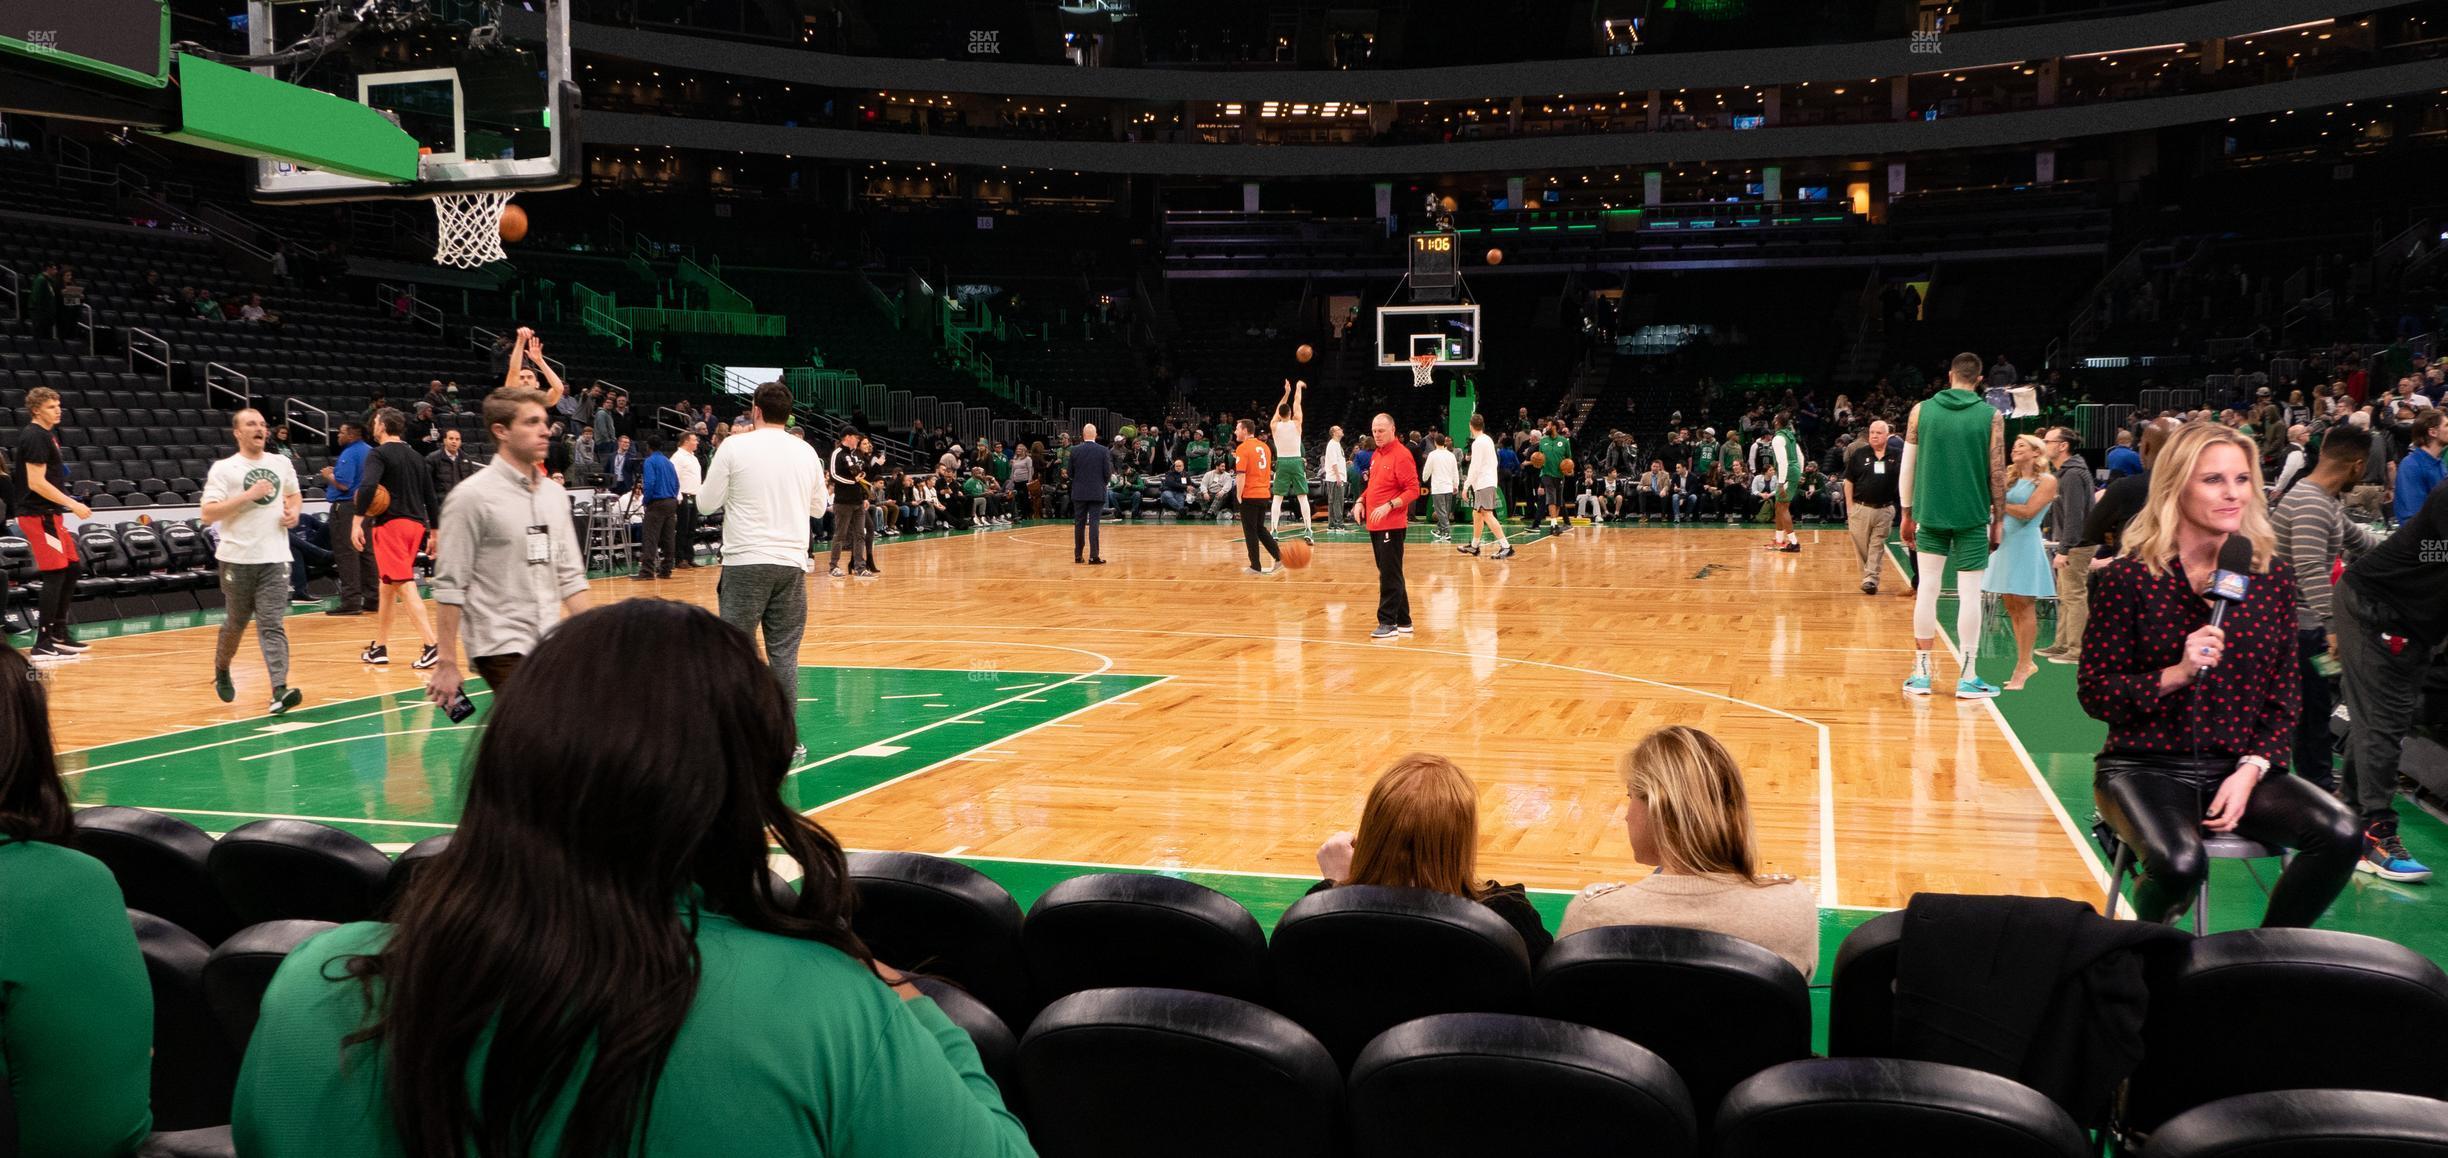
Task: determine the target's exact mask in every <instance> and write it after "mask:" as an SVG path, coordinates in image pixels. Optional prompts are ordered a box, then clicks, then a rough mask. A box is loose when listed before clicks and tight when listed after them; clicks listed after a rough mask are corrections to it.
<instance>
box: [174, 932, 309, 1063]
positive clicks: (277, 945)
mask: <svg viewBox="0 0 2448 1158" xmlns="http://www.w3.org/2000/svg"><path fill="white" fill-rule="evenodd" d="M336 928H339V926H338V925H335V924H333V923H331V922H329V921H266V922H264V923H263V924H260V925H249V926H247V927H246V928H244V929H240V930H238V931H237V932H236V933H233V934H231V935H230V939H229V940H227V941H223V942H221V944H220V945H219V946H217V947H215V948H214V949H213V951H212V957H211V959H210V960H207V961H206V962H205V963H204V1001H205V1003H206V1004H208V1005H210V1006H212V1011H213V1017H214V1019H215V1020H217V1021H219V1022H220V1023H221V1028H222V1030H223V1032H226V1033H228V1034H229V1039H230V1044H232V1045H234V1046H236V1047H237V1048H238V1049H239V1050H240V1051H241V1052H244V1051H245V1049H246V1045H247V1039H248V1038H251V1037H253V1036H254V1035H255V1018H256V1016H257V1015H258V1014H260V1013H262V1012H263V998H264V990H266V989H269V988H271V987H272V974H274V973H276V972H278V971H279V970H280V965H281V962H282V961H283V960H285V959H286V958H287V957H288V956H289V954H290V953H292V952H295V951H296V949H297V947H298V946H300V945H303V944H305V943H306V940H307V938H310V937H314V936H316V935H318V934H321V933H323V932H325V931H328V930H331V929H336Z"/></svg>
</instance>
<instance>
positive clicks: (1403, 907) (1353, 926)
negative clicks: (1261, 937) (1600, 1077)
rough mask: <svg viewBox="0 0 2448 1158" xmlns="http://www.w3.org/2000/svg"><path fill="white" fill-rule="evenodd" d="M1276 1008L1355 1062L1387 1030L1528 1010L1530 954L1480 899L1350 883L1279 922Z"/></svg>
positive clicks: (1339, 1056) (1272, 953) (1273, 958)
mask: <svg viewBox="0 0 2448 1158" xmlns="http://www.w3.org/2000/svg"><path fill="white" fill-rule="evenodd" d="M1268 959H1269V961H1270V962H1271V963H1272V964H1273V965H1274V967H1275V994H1276V1007H1277V1008H1279V1009H1281V1010H1283V1011H1284V1012H1285V1013H1287V1014H1290V1015H1291V1017H1292V1019H1293V1020H1294V1021H1297V1022H1299V1023H1300V1024H1302V1025H1304V1026H1306V1027H1308V1029H1309V1032H1311V1033H1313V1034H1316V1035H1317V1039H1318V1040H1319V1041H1320V1042H1322V1043H1324V1045H1325V1046H1326V1050H1327V1052H1329V1053H1331V1054H1333V1055H1334V1058H1335V1062H1336V1063H1337V1064H1339V1065H1343V1066H1347V1067H1348V1066H1349V1065H1350V1064H1351V1062H1352V1060H1353V1059H1354V1058H1357V1057H1358V1056H1360V1050H1361V1048H1362V1047H1364V1046H1366V1045H1367V1044H1368V1043H1369V1042H1370V1041H1371V1040H1373V1039H1375V1038H1376V1036H1377V1035H1378V1034H1381V1033H1384V1032H1385V1031H1386V1030H1389V1029H1392V1028H1394V1027H1395V1026H1397V1025H1400V1024H1402V1023H1403V1022H1406V1021H1410V1020H1411V1019H1413V1018H1418V1017H1426V1016H1428V1015H1429V1014H1432V1013H1526V1012H1528V1011H1529V1005H1530V953H1529V950H1528V949H1526V948H1524V947H1523V946H1522V940H1521V934H1519V933H1516V932H1514V931H1513V926H1511V925H1508V924H1506V923H1505V920H1504V918H1502V917H1499V916H1497V915H1496V914H1495V913H1492V912H1490V911H1488V908H1487V906H1485V905H1481V904H1479V903H1478V902H1476V901H1467V900H1464V899H1462V898H1460V897H1456V896H1449V895H1447V894H1445V893H1440V892H1434V891H1431V890H1428V889H1401V888H1385V887H1379V886H1376V885H1343V886H1340V887H1338V888H1331V889H1325V890H1322V891H1320V892H1315V893H1311V894H1309V895H1308V896H1306V897H1303V898H1301V899H1300V900H1299V901H1298V902H1297V903H1295V904H1294V905H1293V906H1292V907H1291V908H1289V909H1286V910H1285V911H1284V915H1283V919H1282V920H1280V921H1277V922H1276V924H1275V940H1274V943H1273V944H1272V945H1271V946H1270V947H1269V950H1268Z"/></svg>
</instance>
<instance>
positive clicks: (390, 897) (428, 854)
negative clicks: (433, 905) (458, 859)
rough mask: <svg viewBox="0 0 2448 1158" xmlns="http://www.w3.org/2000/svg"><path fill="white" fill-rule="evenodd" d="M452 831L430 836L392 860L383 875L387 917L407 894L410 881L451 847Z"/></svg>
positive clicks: (384, 903) (384, 902) (384, 911)
mask: <svg viewBox="0 0 2448 1158" xmlns="http://www.w3.org/2000/svg"><path fill="white" fill-rule="evenodd" d="M451 835H452V834H450V833H447V832H445V833H443V834H442V835H440V836H429V837H426V838H425V839H423V840H420V841H418V842H416V843H415V844H412V845H409V846H408V847H407V848H405V849H403V850H401V852H400V854H399V859H397V860H394V861H392V862H391V871H390V872H388V873H386V874H385V875H384V877H383V914H384V916H385V918H386V919H387V918H388V917H389V915H390V913H391V912H392V911H393V910H394V909H396V908H398V906H399V900H400V898H401V897H402V896H405V895H407V892H408V882H409V881H411V880H414V879H416V875H417V873H418V872H420V871H422V870H423V869H424V868H425V867H426V866H427V865H428V864H431V863H432V862H433V858H435V857H437V856H440V855H442V853H443V852H444V851H446V850H448V849H449V848H450V843H451Z"/></svg>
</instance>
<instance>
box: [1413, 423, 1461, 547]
mask: <svg viewBox="0 0 2448 1158" xmlns="http://www.w3.org/2000/svg"><path fill="white" fill-rule="evenodd" d="M1428 438H1429V441H1431V442H1433V443H1435V445H1436V449H1434V450H1431V451H1429V452H1428V462H1427V464H1426V466H1425V467H1424V468H1423V469H1422V470H1421V471H1420V475H1421V477H1422V479H1423V480H1424V481H1425V482H1426V483H1427V484H1428V505H1429V506H1430V507H1432V508H1434V509H1435V511H1436V530H1435V531H1433V532H1431V533H1430V534H1429V536H1428V537H1429V541H1431V542H1437V543H1450V542H1453V501H1454V484H1455V483H1456V482H1458V481H1460V477H1461V472H1460V471H1459V470H1458V469H1457V468H1456V466H1455V463H1454V452H1453V439H1451V438H1447V437H1446V436H1444V435H1442V434H1431V435H1429V436H1428Z"/></svg>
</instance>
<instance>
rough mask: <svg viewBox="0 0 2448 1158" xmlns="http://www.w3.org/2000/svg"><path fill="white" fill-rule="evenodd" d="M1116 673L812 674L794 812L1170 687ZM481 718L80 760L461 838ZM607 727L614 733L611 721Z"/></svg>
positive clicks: (298, 811) (244, 811)
mask: <svg viewBox="0 0 2448 1158" xmlns="http://www.w3.org/2000/svg"><path fill="white" fill-rule="evenodd" d="M1162 678H1163V677H1161V676H1130V675H1117V674H1115V673H1112V672H1106V673H1103V674H1098V675H1072V674H1066V673H1061V672H1014V671H1004V670H1001V669H998V668H994V667H991V666H981V667H979V668H977V669H975V670H931V669H906V668H834V667H802V668H800V669H799V696H800V702H799V705H798V708H799V730H800V738H801V740H802V741H803V742H804V743H806V744H807V747H808V754H807V757H806V759H805V760H804V761H802V762H801V763H800V764H798V765H796V766H795V767H796V768H797V771H795V772H794V773H793V775H792V776H791V779H790V782H789V783H788V784H787V785H786V786H785V787H784V794H785V799H787V800H789V801H790V802H791V803H792V804H793V805H795V806H796V807H799V808H803V809H808V808H815V807H817V806H819V805H822V804H825V803H828V802H830V801H835V800H838V799H840V798H842V797H844V796H847V795H850V794H851V793H855V792H859V791H862V790H865V789H868V788H873V787H875V786H876V785H879V784H882V783H885V782H886V781H889V780H893V779H896V778H898V777H901V776H905V775H908V774H910V773H913V772H917V771H920V770H922V769H925V768H928V767H930V766H932V765H935V764H938V763H941V762H943V761H945V760H948V759H951V758H953V757H956V756H960V755H962V754H964V753H967V752H970V751H972V750H974V749H977V748H986V747H993V746H994V745H995V744H997V743H998V742H1001V741H1004V740H1008V739H1010V738H1011V737H1013V736H1015V735H1017V734H1019V733H1021V732H1023V731H1026V730H1028V729H1030V728H1034V727H1037V726H1039V725H1042V724H1047V723H1051V722H1053V721H1055V720H1058V719H1060V718H1062V717H1063V716H1066V715H1070V714H1072V713H1074V712H1079V711H1082V710H1085V709H1088V708H1092V707H1095V706H1096V705H1098V704H1100V703H1104V702H1107V701H1111V700H1115V699H1118V698H1120V697H1122V696H1124V695H1127V694H1129V693H1130V692H1132V691H1135V690H1137V689H1139V688H1142V687H1146V686H1147V685H1149V684H1152V683H1155V682H1157V681H1158V680H1160V679H1162ZM469 686H470V689H471V690H470V692H469V695H470V696H471V697H473V698H474V699H475V700H476V703H477V704H478V705H479V708H480V711H479V712H478V714H477V715H476V717H475V718H473V719H470V720H469V721H467V722H466V723H464V724H456V725H454V724H452V723H451V722H450V719H449V717H447V716H444V715H443V714H442V712H441V710H440V709H438V708H436V707H434V706H433V705H432V704H429V703H427V702H426V701H425V698H424V696H423V694H422V693H421V692H402V693H393V694H389V695H382V696H370V697H365V698H362V699H355V700H344V701H341V702H338V703H332V704H324V705H319V706H314V707H308V708H303V709H300V710H298V711H295V712H291V713H290V714H289V715H287V716H284V717H280V718H277V719H275V718H271V717H264V718H259V719H251V720H246V721H242V722H238V723H228V724H214V725H210V726H208V727H202V728H196V729H192V730H189V731H184V732H173V733H170V734H167V735H162V736H154V737H151V738H148V739H143V740H131V741H128V742H125V743H120V744H108V745H104V746H102V747H99V748H88V749H84V750H81V751H76V752H69V753H65V754H63V755H62V756H61V757H60V770H61V772H62V773H64V774H66V775H67V776H68V782H69V785H70V788H71V790H72V791H73V792H75V793H76V798H77V801H78V803H81V804H128V805H134V806H136V807H139V808H148V809H152V810H154V811H157V812H165V813H169V814H170V815H173V816H177V817H181V818H183V819H185V820H187V821H189V822H191V823H193V824H195V825H197V826H198V827H201V828H204V829H206V830H208V831H212V832H225V831H228V830H229V829H232V828H236V827H238V826H239V825H241V824H245V823H247V822H248V821H251V820H256V819H261V818H264V817H274V816H292V817H301V818H304V819H309V820H317V821H322V822H324V823H327V824H331V825H333V826H335V827H338V828H343V829H346V830H348V831H350V832H354V833H357V834H358V835H360V836H363V837H365V838H366V839H367V840H371V841H375V842H378V843H384V842H408V841H416V840H420V839H423V838H425V837H428V836H432V835H435V834H437V833H440V832H444V831H447V830H448V829H449V828H450V827H451V825H452V824H453V823H454V822H456V821H457V820H458V818H459V804H460V794H461V791H462V789H463V786H464V781H463V776H464V773H465V769H466V767H467V764H468V756H469V754H470V751H471V749H472V747H473V745H474V743H475V740H476V737H477V735H478V734H479V732H478V725H480V724H481V723H482V722H483V721H484V718H485V712H484V710H481V709H485V708H487V707H488V706H489V704H490V701H491V696H492V693H491V692H489V691H485V690H482V685H481V682H480V681H470V685H469ZM607 726H615V725H611V724H607Z"/></svg>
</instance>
